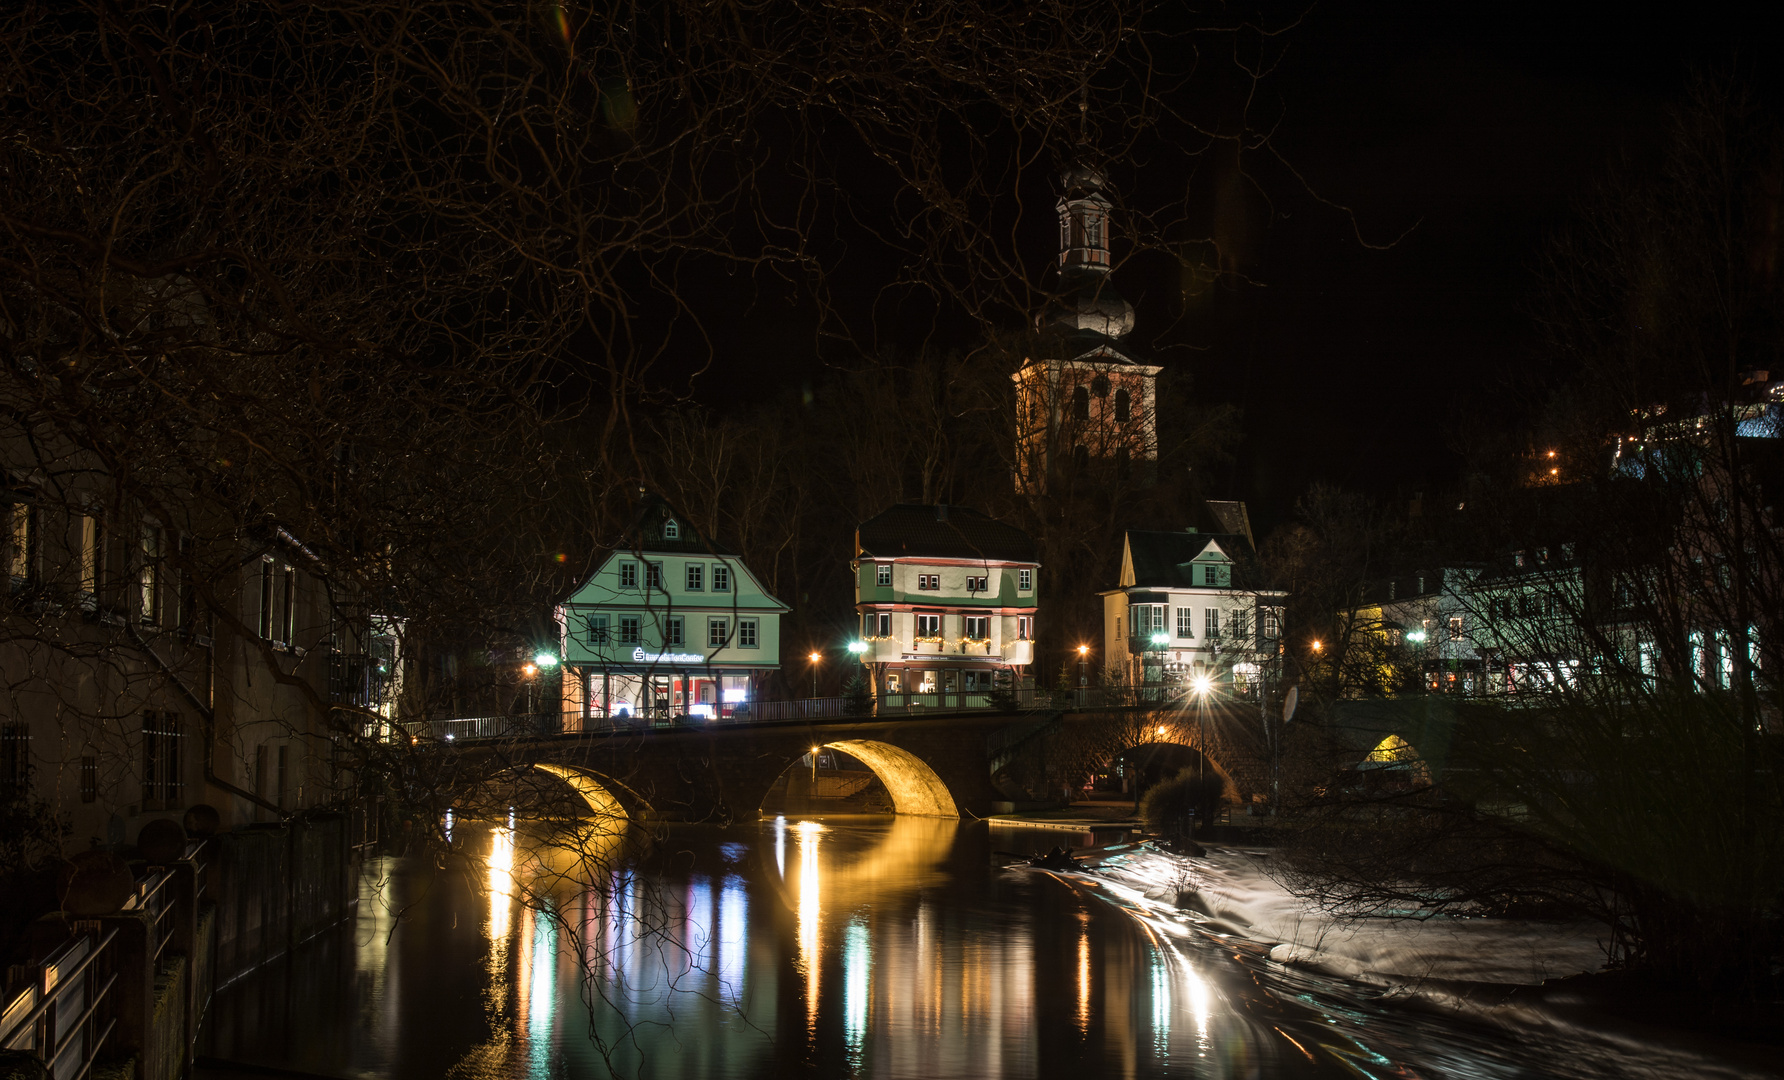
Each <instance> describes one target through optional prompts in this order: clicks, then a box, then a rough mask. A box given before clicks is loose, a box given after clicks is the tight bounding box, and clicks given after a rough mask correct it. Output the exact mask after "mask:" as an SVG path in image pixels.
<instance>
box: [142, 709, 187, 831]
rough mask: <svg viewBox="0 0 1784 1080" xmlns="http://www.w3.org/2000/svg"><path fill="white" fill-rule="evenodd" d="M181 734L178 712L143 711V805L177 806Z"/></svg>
mask: <svg viewBox="0 0 1784 1080" xmlns="http://www.w3.org/2000/svg"><path fill="white" fill-rule="evenodd" d="M181 738H182V732H181V731H180V718H179V717H178V716H177V715H175V714H173V713H154V712H145V713H143V714H142V800H143V806H144V807H145V808H148V809H155V810H177V809H178V808H179V806H180V795H181V784H180V741H181Z"/></svg>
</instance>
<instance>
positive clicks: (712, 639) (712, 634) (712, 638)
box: [706, 619, 731, 649]
mask: <svg viewBox="0 0 1784 1080" xmlns="http://www.w3.org/2000/svg"><path fill="white" fill-rule="evenodd" d="M730 637H731V620H730V619H708V620H706V644H707V645H708V647H710V648H715V649H716V648H718V647H719V646H721V645H723V644H725V642H726V641H727V640H729V639H730Z"/></svg>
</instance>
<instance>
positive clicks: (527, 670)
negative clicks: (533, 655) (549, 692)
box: [520, 664, 539, 679]
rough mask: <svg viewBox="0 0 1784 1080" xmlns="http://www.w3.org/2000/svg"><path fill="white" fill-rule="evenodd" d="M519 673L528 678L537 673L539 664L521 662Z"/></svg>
mask: <svg viewBox="0 0 1784 1080" xmlns="http://www.w3.org/2000/svg"><path fill="white" fill-rule="evenodd" d="M520 673H521V674H522V675H525V676H526V677H527V678H529V679H530V678H532V677H533V676H535V675H537V674H539V666H538V665H537V664H522V665H520Z"/></svg>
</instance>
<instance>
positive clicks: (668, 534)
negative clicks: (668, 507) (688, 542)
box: [663, 518, 681, 540]
mask: <svg viewBox="0 0 1784 1080" xmlns="http://www.w3.org/2000/svg"><path fill="white" fill-rule="evenodd" d="M663 539H665V540H679V539H681V526H680V525H677V524H676V523H675V519H674V518H670V519H669V520H668V521H665V522H663Z"/></svg>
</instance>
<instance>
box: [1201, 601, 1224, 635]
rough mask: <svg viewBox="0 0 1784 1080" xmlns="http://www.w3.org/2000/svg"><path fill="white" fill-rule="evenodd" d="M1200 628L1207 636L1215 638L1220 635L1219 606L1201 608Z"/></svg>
mask: <svg viewBox="0 0 1784 1080" xmlns="http://www.w3.org/2000/svg"><path fill="white" fill-rule="evenodd" d="M1202 630H1203V632H1204V633H1205V634H1206V635H1207V636H1208V637H1211V638H1216V637H1219V636H1220V609H1219V608H1204V609H1202Z"/></svg>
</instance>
